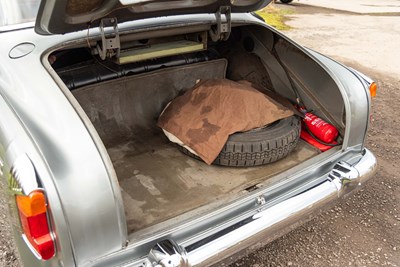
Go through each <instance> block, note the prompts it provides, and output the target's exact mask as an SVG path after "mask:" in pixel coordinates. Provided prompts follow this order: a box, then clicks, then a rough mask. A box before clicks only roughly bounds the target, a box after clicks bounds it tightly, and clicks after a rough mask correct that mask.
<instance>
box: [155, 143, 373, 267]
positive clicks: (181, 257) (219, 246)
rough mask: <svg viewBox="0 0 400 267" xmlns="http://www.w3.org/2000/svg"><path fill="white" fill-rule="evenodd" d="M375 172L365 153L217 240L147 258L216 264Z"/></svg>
mask: <svg viewBox="0 0 400 267" xmlns="http://www.w3.org/2000/svg"><path fill="white" fill-rule="evenodd" d="M376 169H377V162H376V158H375V156H374V155H373V154H372V153H371V152H370V151H369V150H367V149H365V151H364V155H363V157H362V158H361V160H360V161H359V162H358V163H356V164H355V165H349V164H347V163H345V162H339V163H337V164H336V165H335V166H334V168H333V169H332V170H331V172H330V173H329V175H328V177H327V179H326V180H325V181H324V182H322V183H320V184H319V185H316V186H314V187H313V188H311V189H308V190H306V191H305V192H302V193H300V194H297V195H295V196H293V197H291V198H289V199H287V200H285V201H283V202H280V203H278V204H276V205H274V206H272V207H270V208H268V209H265V210H263V211H260V212H259V213H257V214H255V215H253V216H252V217H250V218H247V219H246V220H244V221H242V222H240V223H239V224H236V225H237V227H233V228H232V229H231V230H230V231H225V232H226V233H224V234H222V235H220V236H218V237H215V238H213V239H210V240H209V239H207V240H204V241H203V242H200V243H199V245H198V246H195V247H191V248H183V247H181V246H179V245H178V244H176V243H175V242H174V241H172V240H164V241H161V242H159V243H157V244H156V245H155V246H154V248H153V249H152V250H151V252H150V254H149V257H148V260H149V262H150V266H157V267H166V266H171V267H187V266H204V265H209V264H211V263H214V262H217V261H218V260H220V259H222V258H225V257H226V255H231V254H232V253H234V252H235V251H238V247H243V246H244V245H248V244H252V243H254V242H257V240H259V239H260V236H265V235H268V234H273V233H274V232H273V231H276V230H277V229H278V228H279V227H276V226H279V225H285V226H290V225H291V224H294V223H296V222H298V221H300V220H301V219H302V218H303V217H305V216H306V215H307V214H309V213H310V212H311V211H316V210H320V209H321V208H323V207H325V206H326V205H327V204H328V203H329V202H332V201H333V200H335V199H338V198H339V197H342V196H344V195H346V194H348V193H349V192H351V191H353V190H354V189H356V188H358V187H360V185H361V184H363V183H364V182H365V181H367V180H368V179H369V178H370V177H372V176H373V175H374V174H375V172H376ZM252 241H253V242H252Z"/></svg>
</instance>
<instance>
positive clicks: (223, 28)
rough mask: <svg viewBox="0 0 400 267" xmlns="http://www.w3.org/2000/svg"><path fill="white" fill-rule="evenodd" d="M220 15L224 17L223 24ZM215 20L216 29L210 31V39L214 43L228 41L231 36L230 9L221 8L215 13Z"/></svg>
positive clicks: (227, 7) (226, 7) (228, 7)
mask: <svg viewBox="0 0 400 267" xmlns="http://www.w3.org/2000/svg"><path fill="white" fill-rule="evenodd" d="M222 15H224V16H225V22H222V18H221V17H222ZM215 18H216V19H217V29H215V28H214V29H213V28H211V29H210V31H209V33H210V36H211V39H212V40H213V41H214V42H217V41H226V40H228V38H229V35H230V34H231V7H230V6H221V7H220V8H219V10H218V11H217V13H215Z"/></svg>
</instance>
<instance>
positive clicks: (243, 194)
mask: <svg viewBox="0 0 400 267" xmlns="http://www.w3.org/2000/svg"><path fill="white" fill-rule="evenodd" d="M269 2H270V1H269V0H266V1H259V0H236V1H227V0H223V1H215V0H197V1H189V0H182V1H157V0H140V1H139V0H119V1H117V0H109V1H100V0H88V1H78V0H52V1H50V0H43V1H41V3H39V2H38V1H28V0H27V1H11V0H10V1H2V2H1V3H2V4H1V5H2V6H1V11H0V14H1V15H2V16H3V17H2V18H1V20H0V21H1V22H2V26H1V27H0V36H1V38H0V44H1V45H0V114H1V115H0V178H1V181H2V183H3V184H4V186H3V187H4V188H5V190H4V191H5V192H4V194H5V195H6V198H7V200H8V204H9V208H10V221H11V225H12V228H13V235H14V238H15V243H16V248H17V250H18V254H19V255H20V261H21V263H22V264H23V265H25V266H31V267H34V266H120V267H122V266H132V267H133V266H135V267H139V266H142V267H143V266H146V267H148V266H153V267H155V266H182V267H183V266H209V265H213V264H221V262H225V263H227V262H229V261H232V260H234V259H236V258H238V257H240V256H242V255H244V254H245V253H248V252H249V251H250V250H251V249H255V248H257V247H260V246H261V245H263V244H265V243H267V242H270V241H271V240H273V239H274V238H277V237H279V236H281V235H283V234H285V233H286V232H288V231H289V230H290V229H293V227H295V226H297V225H299V224H301V223H302V222H304V221H306V220H308V219H309V218H311V216H313V215H315V214H317V213H318V212H319V211H320V210H322V209H323V208H326V207H328V206H329V205H331V204H333V203H334V202H335V201H336V200H338V199H340V198H342V197H345V196H347V195H348V194H349V193H350V192H354V191H355V190H356V189H358V188H360V187H361V186H362V185H363V184H364V183H365V182H366V181H367V180H368V179H369V178H371V177H372V176H373V175H374V173H375V171H376V166H377V162H376V158H375V157H374V155H373V154H372V153H371V152H370V151H369V150H368V149H367V148H365V146H364V144H365V138H366V132H367V129H368V125H369V118H370V114H371V110H370V108H371V97H372V96H374V95H375V93H376V92H375V91H376V85H375V83H374V82H373V81H372V80H371V79H370V78H368V77H367V76H365V75H363V74H362V73H360V72H358V71H356V70H354V69H351V68H348V67H346V66H344V65H342V64H340V63H338V62H336V61H334V60H332V59H330V58H328V57H326V56H324V55H321V54H319V53H318V52H315V51H312V50H310V49H307V48H304V47H302V46H301V45H299V44H297V43H295V42H293V41H292V40H290V39H289V38H288V37H286V36H285V35H284V34H282V33H281V32H279V31H277V30H275V29H274V28H273V27H270V26H268V25H267V24H266V23H264V22H263V21H261V20H260V19H259V18H257V16H255V15H254V14H253V13H252V12H253V11H256V10H259V9H261V8H263V7H265V6H266V5H267V4H268V3H269ZM7 4H8V6H7ZM39 4H40V5H39ZM7 8H8V9H7ZM26 9H27V10H31V11H32V10H33V11H32V12H31V13H29V12H25V11H26ZM23 10H25V11H24V12H23ZM36 10H38V11H37V13H36ZM8 11H9V12H8ZM29 14H30V15H29ZM33 20H36V22H35V24H34V23H33ZM212 79H229V80H232V81H240V80H247V81H249V82H250V83H251V84H253V85H254V86H256V87H258V88H262V89H261V91H263V90H264V91H265V93H267V92H272V93H273V94H274V95H275V96H279V97H280V98H281V99H285V101H287V102H289V103H290V104H291V105H293V107H300V106H301V107H303V108H306V111H307V112H310V113H312V114H314V115H316V116H318V118H320V119H323V120H324V121H325V122H327V123H329V125H331V126H333V127H334V128H335V129H336V130H337V132H338V137H337V138H336V139H335V140H334V141H333V142H332V143H329V144H328V145H329V147H328V148H326V146H325V145H324V147H321V146H320V145H318V143H321V142H319V141H318V140H317V139H316V138H313V137H308V139H307V138H303V137H302V138H300V139H299V136H300V135H301V133H303V131H302V132H300V125H301V124H302V125H303V126H302V127H305V126H304V122H302V123H300V122H301V121H302V120H303V121H304V120H305V119H304V118H302V117H304V113H301V114H299V115H294V116H292V117H291V118H292V120H293V121H292V122H290V123H289V126H288V125H286V126H288V127H291V128H289V129H291V130H293V129H295V130H294V131H293V132H292V133H291V135H290V136H287V135H285V136H284V134H279V135H278V136H275V137H274V138H277V139H274V140H273V141H270V140H268V136H264V137H263V138H264V139H262V140H258V141H257V142H259V143H258V144H259V145H253V144H251V145H248V146H236V143H235V140H230V142H231V143H230V145H229V146H228V147H225V148H224V150H223V151H222V152H224V153H225V154H224V158H223V159H224V160H225V163H226V164H222V165H225V166H220V165H219V164H218V163H221V162H222V161H223V160H221V162H215V164H212V165H209V164H206V163H204V162H202V161H200V160H198V159H196V158H195V156H194V155H190V156H188V155H187V154H190V153H182V152H181V151H180V150H181V149H177V147H176V146H174V145H172V143H171V142H169V140H168V139H167V138H166V136H165V135H164V133H163V131H162V130H161V129H160V128H159V127H157V120H158V117H159V115H160V114H161V112H162V111H163V110H164V108H165V106H166V105H167V104H168V103H169V102H170V101H171V100H173V99H175V98H176V97H177V96H180V95H182V94H184V93H185V91H186V90H188V89H189V88H191V87H193V86H194V85H196V83H197V82H198V81H199V80H212ZM237 112H241V108H240V107H238V108H237ZM258 112H260V113H261V114H262V113H268V112H269V111H268V110H258ZM281 124H282V123H281V121H278V122H276V123H274V124H273V125H270V126H269V127H264V128H263V129H267V130H268V131H270V132H273V131H274V129H276V128H277V127H280V126H279V125H281ZM293 127H295V128H293ZM200 130H201V129H200ZM250 132H252V133H254V131H250ZM255 132H256V135H257V129H256V130H255ZM239 134H241V133H239ZM242 134H246V132H245V133H242ZM283 136H284V137H283ZM265 138H266V139H265ZM245 139H246V138H245ZM249 139H250V138H249ZM307 140H308V141H307ZM313 140H314V144H313V142H312V141H313ZM244 141H251V140H244ZM315 141H316V143H315ZM232 142H233V143H232ZM227 144H228V143H227ZM228 150H229V153H228V152H227V151H228ZM186 152H188V151H186ZM222 152H221V153H222ZM278 159H279V160H278ZM232 162H233V163H232ZM232 165H233V166H232ZM236 165H238V166H236Z"/></svg>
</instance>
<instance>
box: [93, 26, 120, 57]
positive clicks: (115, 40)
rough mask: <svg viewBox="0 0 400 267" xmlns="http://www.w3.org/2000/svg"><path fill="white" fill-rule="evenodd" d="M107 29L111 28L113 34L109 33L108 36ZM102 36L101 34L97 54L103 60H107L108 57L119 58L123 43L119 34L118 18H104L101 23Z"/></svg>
mask: <svg viewBox="0 0 400 267" xmlns="http://www.w3.org/2000/svg"><path fill="white" fill-rule="evenodd" d="M106 28H107V29H108V28H111V29H112V32H111V33H107V36H106V32H105V31H106ZM99 29H100V34H101V44H100V45H99V44H97V46H96V47H97V52H98V53H99V56H100V58H101V59H102V60H105V59H106V58H107V57H108V58H112V57H119V53H120V50H121V43H120V40H119V33H118V21H117V18H103V19H101V21H100V25H99Z"/></svg>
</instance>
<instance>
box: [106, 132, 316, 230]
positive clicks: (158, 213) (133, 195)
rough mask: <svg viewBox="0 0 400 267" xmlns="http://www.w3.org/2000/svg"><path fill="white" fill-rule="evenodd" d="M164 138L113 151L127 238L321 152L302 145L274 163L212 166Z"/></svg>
mask: <svg viewBox="0 0 400 267" xmlns="http://www.w3.org/2000/svg"><path fill="white" fill-rule="evenodd" d="M163 137H164V136H160V135H154V136H152V137H148V138H146V140H144V139H142V140H137V138H133V139H131V140H129V141H126V142H124V143H121V144H119V145H114V146H113V147H110V148H108V153H109V155H110V157H111V159H112V161H113V164H114V168H115V170H116V172H117V176H118V180H119V183H120V186H121V190H122V198H123V201H124V206H125V215H126V219H127V224H128V233H132V232H135V231H137V230H140V229H143V228H146V227H148V226H151V225H154V224H157V223H160V222H163V221H165V220H167V219H170V218H173V217H175V216H177V215H180V214H183V213H185V212H187V211H190V210H193V209H195V208H198V207H200V206H203V205H206V204H207V203H210V202H213V201H216V200H220V199H222V198H224V197H227V196H228V195H230V196H232V194H237V193H239V192H242V191H243V190H245V189H246V188H248V187H251V186H253V185H256V184H257V183H259V182H260V181H262V180H265V179H266V178H268V177H271V176H273V175H275V174H277V173H280V172H282V171H284V170H287V169H288V168H291V167H293V166H295V165H297V164H299V163H301V162H303V161H305V160H306V159H309V158H311V157H313V156H314V155H316V154H317V153H318V152H317V151H316V150H315V148H313V147H311V146H310V145H308V144H307V143H305V142H303V141H301V140H300V142H299V144H298V145H297V147H296V149H295V150H294V151H293V152H292V153H291V154H290V155H288V156H287V157H286V158H284V159H281V160H279V161H277V162H275V163H271V164H267V165H263V166H259V167H239V168H235V167H223V166H208V165H207V164H205V163H203V162H201V161H199V160H196V159H192V158H190V157H189V156H187V155H184V154H183V153H181V152H180V151H179V150H178V149H177V148H176V147H175V146H173V145H172V144H171V143H168V142H167V141H166V139H164V138H163Z"/></svg>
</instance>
